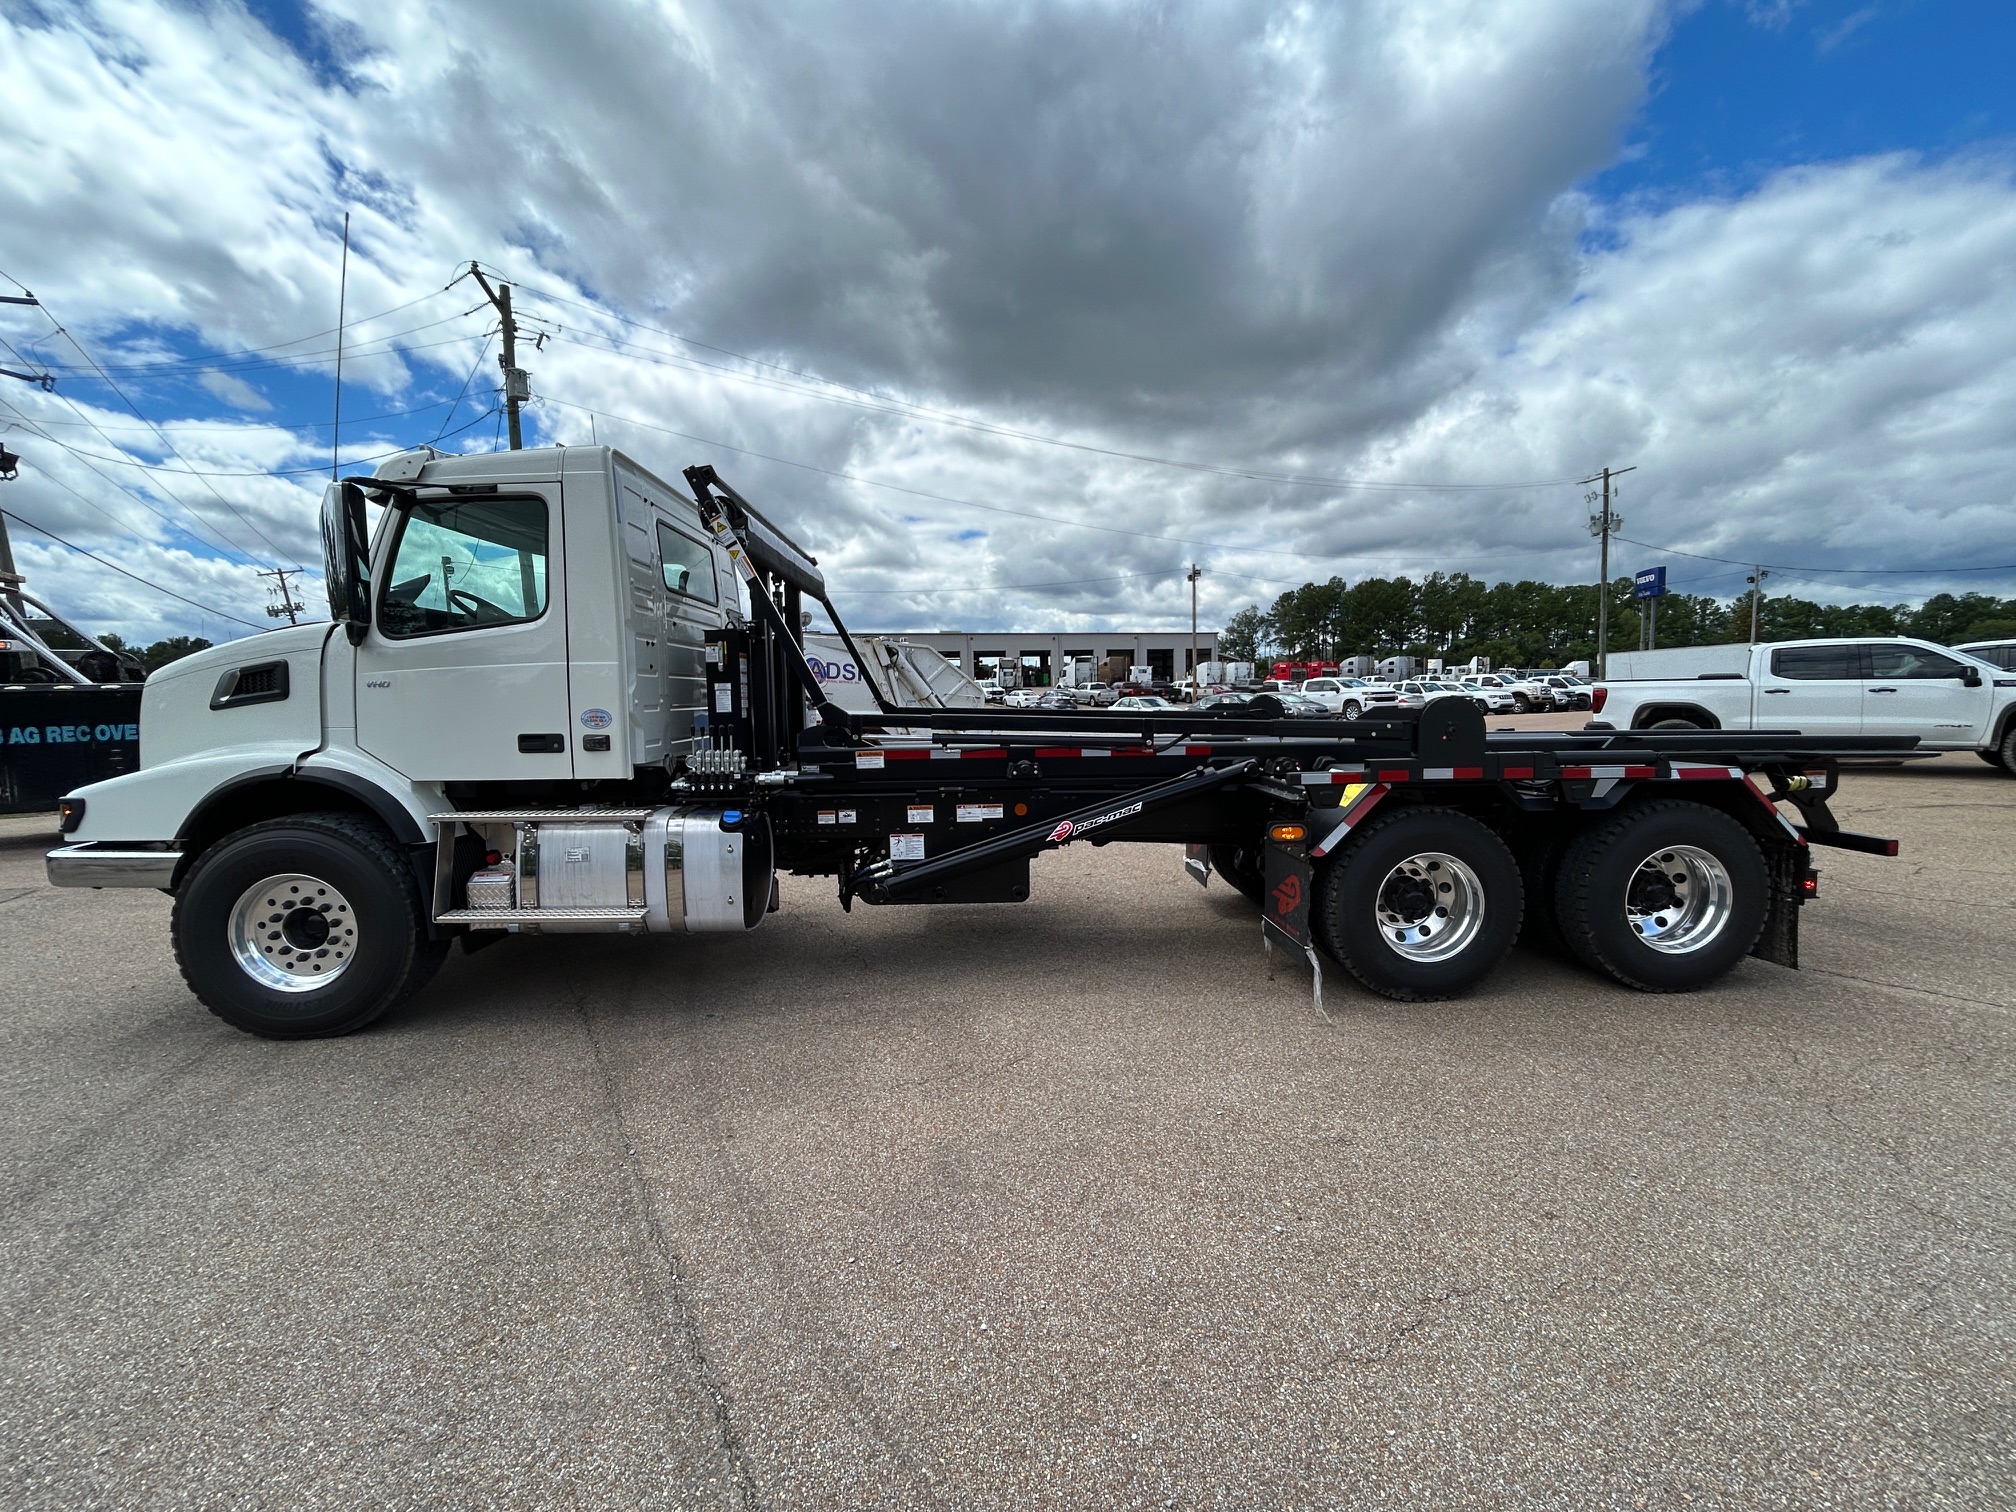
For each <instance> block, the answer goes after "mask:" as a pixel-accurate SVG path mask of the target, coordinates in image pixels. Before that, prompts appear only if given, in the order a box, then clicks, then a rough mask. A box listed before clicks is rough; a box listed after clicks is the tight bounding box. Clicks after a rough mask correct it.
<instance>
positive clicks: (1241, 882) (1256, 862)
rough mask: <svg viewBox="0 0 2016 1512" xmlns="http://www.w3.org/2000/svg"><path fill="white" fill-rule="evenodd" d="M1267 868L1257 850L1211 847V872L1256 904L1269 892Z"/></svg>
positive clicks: (1238, 847) (1235, 846) (1225, 846)
mask: <svg viewBox="0 0 2016 1512" xmlns="http://www.w3.org/2000/svg"><path fill="white" fill-rule="evenodd" d="M1265 868H1266V862H1265V861H1264V860H1263V859H1262V857H1261V853H1260V851H1259V850H1257V849H1254V850H1248V849H1247V848H1246V847H1245V846H1243V845H1214V846H1212V847H1211V870H1213V871H1215V872H1216V873H1218V875H1219V876H1221V877H1223V878H1224V879H1225V880H1226V882H1228V883H1229V884H1230V885H1231V886H1232V887H1233V888H1234V889H1236V890H1237V891H1239V892H1241V893H1243V894H1244V895H1245V896H1246V897H1248V898H1250V899H1251V900H1252V901H1253V902H1255V903H1258V902H1259V901H1260V898H1261V895H1262V894H1263V893H1265V892H1266V891H1267V873H1266V870H1265Z"/></svg>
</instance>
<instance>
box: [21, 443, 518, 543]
mask: <svg viewBox="0 0 2016 1512" xmlns="http://www.w3.org/2000/svg"><path fill="white" fill-rule="evenodd" d="M15 413H16V414H20V411H19V410H16V411H15ZM495 413H497V412H496V411H495V410H485V411H484V412H483V413H482V414H480V415H478V416H477V417H476V418H475V419H474V420H471V421H469V422H468V423H467V424H466V425H459V426H457V427H456V428H455V429H454V430H451V431H445V432H443V433H441V434H440V435H437V436H436V437H435V438H434V439H435V440H436V441H441V440H445V439H446V438H447V437H449V436H459V435H460V434H462V432H463V431H466V430H468V429H470V428H471V427H473V426H476V425H480V424H482V423H483V421H485V420H487V419H489V418H490V416H491V415H493V414H495ZM24 418H26V417H25V416H24ZM42 439H43V440H45V441H47V442H48V443H49V444H50V445H51V446H59V447H61V448H62V449H63V450H64V451H66V452H68V453H70V455H71V456H73V457H76V458H78V459H79V460H89V461H97V462H110V463H112V464H113V465H114V466H118V467H137V468H139V469H140V470H141V471H142V472H150V473H166V474H168V475H169V476H170V477H176V478H298V477H305V476H307V475H308V474H310V473H317V474H319V473H321V472H324V471H326V469H324V468H321V467H260V468H253V469H251V470H249V471H236V472H224V471H207V472H205V471H197V470H196V469H194V468H187V467H168V466H165V465H163V464H162V463H159V462H139V461H135V460H134V459H133V458H131V457H107V456H103V455H101V454H100V453H98V452H87V451H85V450H83V449H82V448H81V447H77V446H73V445H71V444H70V443H69V442H68V441H65V440H62V439H61V438H59V437H56V436H44V437H43V438H42ZM113 444H114V445H117V444H118V443H117V442H114V443H113ZM411 450H412V448H411V447H408V446H395V447H393V448H392V449H391V450H389V451H381V452H369V453H366V454H365V455H363V456H361V457H352V458H350V459H349V463H350V465H351V466H353V467H354V466H356V465H357V464H358V463H359V462H377V461H380V460H382V459H384V458H386V457H396V456H398V455H399V453H401V452H402V451H411ZM176 455H178V456H180V455H181V454H180V453H179V452H178V453H177V454H176ZM185 460H186V459H185ZM100 476H101V477H102V476H103V474H100ZM171 497H172V496H171ZM268 544H271V543H270V542H269V543H268ZM240 555H243V553H242V552H241V553H240Z"/></svg>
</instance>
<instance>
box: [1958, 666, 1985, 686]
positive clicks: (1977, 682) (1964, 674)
mask: <svg viewBox="0 0 2016 1512" xmlns="http://www.w3.org/2000/svg"><path fill="white" fill-rule="evenodd" d="M1960 681H1961V683H1962V684H1964V685H1965V686H1967V687H1969V688H1978V687H1980V686H1981V669H1980V668H1979V667H1962V668H1961V669H1960Z"/></svg>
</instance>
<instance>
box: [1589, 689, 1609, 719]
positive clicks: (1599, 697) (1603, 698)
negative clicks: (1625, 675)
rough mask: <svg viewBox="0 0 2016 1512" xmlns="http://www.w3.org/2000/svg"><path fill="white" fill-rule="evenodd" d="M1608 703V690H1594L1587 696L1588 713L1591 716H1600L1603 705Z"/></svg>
mask: <svg viewBox="0 0 2016 1512" xmlns="http://www.w3.org/2000/svg"><path fill="white" fill-rule="evenodd" d="M1609 701H1610V690H1609V689H1608V688H1597V689H1594V690H1593V691H1592V692H1591V693H1590V694H1589V712H1590V713H1591V714H1601V713H1602V712H1603V705H1604V704H1606V703H1608V702H1609Z"/></svg>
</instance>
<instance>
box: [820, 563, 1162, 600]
mask: <svg viewBox="0 0 2016 1512" xmlns="http://www.w3.org/2000/svg"><path fill="white" fill-rule="evenodd" d="M1182 571H1183V569H1182V568H1181V567H1168V568H1165V569H1163V570H1162V571H1161V572H1123V573H1120V574H1119V575H1118V576H1115V577H1096V578H1065V579H1064V580H1063V581H1061V582H1055V583H967V584H964V585H960V586H954V587H949V588H835V589H833V590H832V591H833V592H835V593H844V594H847V595H848V596H849V597H851V598H883V597H888V596H891V595H908V594H912V593H933V594H935V593H1006V592H1008V591H1010V590H1012V589H1016V588H1076V587H1079V586H1080V585H1082V584H1085V583H1126V582H1132V581H1135V580H1137V579H1139V578H1163V577H1171V576H1180V575H1181V574H1182Z"/></svg>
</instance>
